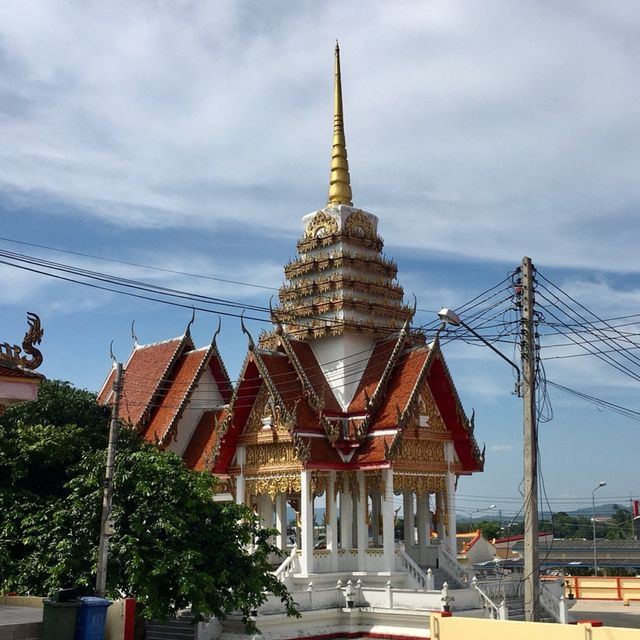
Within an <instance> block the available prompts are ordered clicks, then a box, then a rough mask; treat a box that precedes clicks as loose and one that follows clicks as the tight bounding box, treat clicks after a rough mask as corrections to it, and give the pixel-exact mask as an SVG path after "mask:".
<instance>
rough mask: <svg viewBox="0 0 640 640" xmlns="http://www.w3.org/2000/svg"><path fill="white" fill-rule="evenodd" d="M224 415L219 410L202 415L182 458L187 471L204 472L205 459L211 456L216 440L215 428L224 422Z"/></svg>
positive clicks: (223, 411)
mask: <svg viewBox="0 0 640 640" xmlns="http://www.w3.org/2000/svg"><path fill="white" fill-rule="evenodd" d="M226 413H227V411H226V409H221V410H218V411H205V412H204V413H203V414H202V417H201V418H200V422H199V423H198V424H197V426H196V428H195V430H194V432H193V435H192V436H191V440H189V444H188V445H187V448H186V450H185V452H184V454H183V456H182V459H183V460H184V463H185V464H186V465H187V467H189V469H195V470H196V471H204V469H205V468H206V464H207V459H208V458H209V457H210V456H211V454H212V452H213V449H214V447H215V445H216V442H217V440H218V430H217V429H216V426H217V425H218V424H220V423H221V422H222V421H223V420H224V418H225V416H226Z"/></svg>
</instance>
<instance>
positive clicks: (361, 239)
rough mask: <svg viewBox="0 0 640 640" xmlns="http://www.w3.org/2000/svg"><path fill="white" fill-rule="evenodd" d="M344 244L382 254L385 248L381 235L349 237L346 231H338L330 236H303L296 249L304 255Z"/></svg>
mask: <svg viewBox="0 0 640 640" xmlns="http://www.w3.org/2000/svg"><path fill="white" fill-rule="evenodd" d="M342 243H349V244H351V245H357V246H360V247H365V248H366V249H372V250H373V251H375V252H377V253H380V252H381V251H382V249H383V247H384V240H383V239H382V238H381V237H380V236H379V235H375V236H374V237H367V236H359V235H348V234H347V233H345V232H344V230H342V231H338V233H335V234H333V235H330V236H316V237H314V238H307V237H306V236H304V235H303V236H302V238H300V239H299V240H298V242H297V244H296V247H297V249H298V253H301V254H302V253H308V252H309V251H313V250H315V249H320V248H322V247H329V246H332V245H339V244H342Z"/></svg>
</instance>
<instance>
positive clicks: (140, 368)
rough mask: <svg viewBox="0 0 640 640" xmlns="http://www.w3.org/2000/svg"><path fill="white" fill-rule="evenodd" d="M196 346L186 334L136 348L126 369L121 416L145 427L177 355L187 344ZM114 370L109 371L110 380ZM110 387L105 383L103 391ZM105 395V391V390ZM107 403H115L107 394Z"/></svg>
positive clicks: (135, 425) (126, 420) (137, 425)
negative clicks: (154, 401) (149, 412)
mask: <svg viewBox="0 0 640 640" xmlns="http://www.w3.org/2000/svg"><path fill="white" fill-rule="evenodd" d="M187 343H188V345H189V346H191V347H192V346H193V345H192V343H191V339H190V338H189V340H188V341H187V340H185V337H184V336H183V337H180V338H173V339H172V340H167V341H165V342H158V343H155V344H149V345H144V346H138V347H136V348H135V349H134V350H133V353H132V354H131V357H130V358H129V362H127V364H126V366H125V368H124V376H123V385H122V395H121V401H120V416H119V417H120V419H121V420H124V421H125V422H128V423H130V424H132V425H133V426H134V427H136V428H141V427H142V426H143V424H142V423H143V422H144V418H145V417H146V416H147V415H148V413H147V412H148V410H149V409H150V408H151V404H152V401H153V400H154V398H155V396H156V394H157V393H158V392H159V391H162V390H164V387H165V385H166V383H167V380H166V376H167V374H168V372H169V369H170V367H171V365H172V363H173V362H174V360H175V358H176V357H177V356H178V355H179V353H180V351H182V349H183V348H184V346H187ZM112 376H113V371H112V372H110V374H109V378H108V380H109V379H111V377H112ZM106 389H108V386H107V385H106V384H105V386H104V387H103V391H105V390H106ZM101 395H103V394H102V392H101ZM104 402H105V403H106V404H111V402H112V399H111V397H110V396H109V394H107V395H106V397H105V400H104Z"/></svg>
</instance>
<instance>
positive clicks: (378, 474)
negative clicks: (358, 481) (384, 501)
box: [364, 470, 384, 495]
mask: <svg viewBox="0 0 640 640" xmlns="http://www.w3.org/2000/svg"><path fill="white" fill-rule="evenodd" d="M364 483H365V486H366V490H365V491H366V493H367V495H369V494H371V493H374V492H378V493H380V494H382V495H384V482H383V480H382V471H380V470H377V471H366V472H365V474H364Z"/></svg>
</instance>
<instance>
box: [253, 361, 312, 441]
mask: <svg viewBox="0 0 640 640" xmlns="http://www.w3.org/2000/svg"><path fill="white" fill-rule="evenodd" d="M259 357H260V358H261V359H262V362H263V363H264V365H265V366H266V368H267V370H268V371H269V375H270V376H271V379H272V381H273V383H274V385H275V387H276V389H277V391H278V394H279V395H280V397H281V398H282V401H283V402H284V404H285V406H286V407H287V410H288V411H290V412H292V413H293V412H294V411H295V415H296V423H297V426H298V428H305V429H309V428H311V429H316V430H322V429H321V427H320V424H319V419H318V416H317V415H316V414H315V412H314V411H313V409H312V408H311V407H310V406H309V402H308V400H307V398H305V397H304V395H303V393H302V383H301V382H300V379H299V378H298V374H297V373H296V371H295V369H294V368H293V365H292V364H291V363H290V362H289V358H287V357H286V356H285V355H284V354H280V355H274V354H271V353H266V352H261V353H260V354H259Z"/></svg>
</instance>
